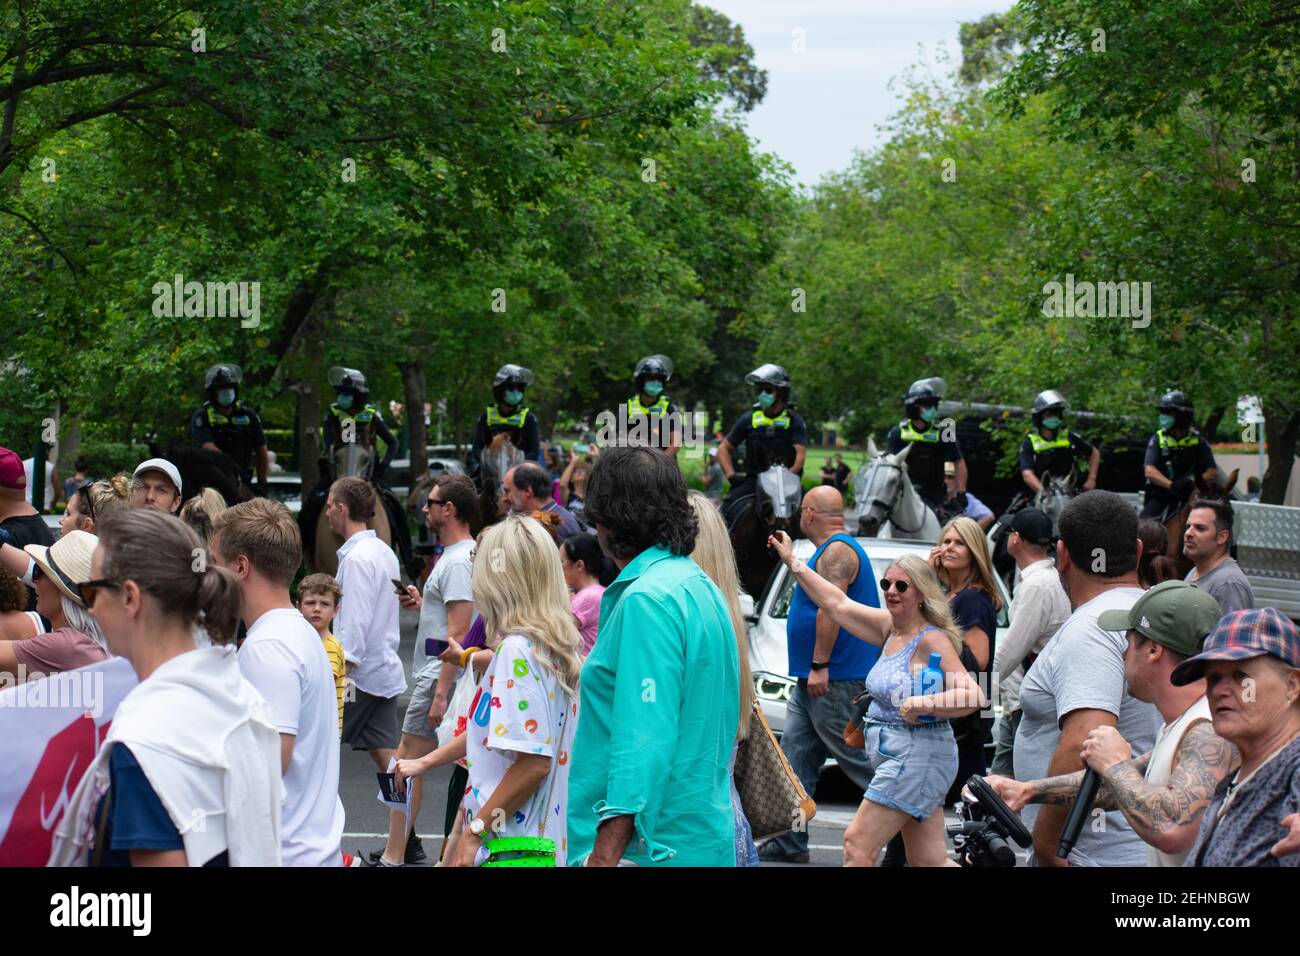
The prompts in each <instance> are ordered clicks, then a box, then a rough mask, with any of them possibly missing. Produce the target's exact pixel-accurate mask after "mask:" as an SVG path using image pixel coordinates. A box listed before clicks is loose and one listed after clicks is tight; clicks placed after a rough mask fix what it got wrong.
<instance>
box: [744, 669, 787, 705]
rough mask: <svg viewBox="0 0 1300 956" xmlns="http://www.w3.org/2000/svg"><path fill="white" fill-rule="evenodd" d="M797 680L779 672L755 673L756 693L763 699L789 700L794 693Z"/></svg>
mask: <svg viewBox="0 0 1300 956" xmlns="http://www.w3.org/2000/svg"><path fill="white" fill-rule="evenodd" d="M794 687H795V682H794V681H792V680H791V679H790V678H788V677H783V676H781V675H778V674H763V673H759V674H755V675H754V693H755V694H757V695H758V696H759V698H760V699H762V700H780V701H788V700H789V699H790V695H791V694H792V693H794Z"/></svg>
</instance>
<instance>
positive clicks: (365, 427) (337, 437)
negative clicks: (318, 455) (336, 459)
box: [321, 402, 397, 474]
mask: <svg viewBox="0 0 1300 956" xmlns="http://www.w3.org/2000/svg"><path fill="white" fill-rule="evenodd" d="M349 419H351V420H352V422H353V425H352V428H353V435H352V439H353V441H354V442H356V444H358V445H359V446H361V447H362V448H369V449H370V450H371V453H372V454H378V448H377V446H376V445H375V439H376V438H381V439H383V442H384V458H383V461H382V462H380V463H379V464H378V465H377V467H376V471H377V472H378V473H379V474H382V473H383V471H384V469H385V468H387V467H388V463H389V462H391V461H392V460H393V456H394V455H396V454H397V439H396V438H395V437H393V433H392V432H391V431H389V430H388V425H387V424H385V422H384V416H383V415H382V414H381V413H380V411H379V409H377V408H376V407H375V406H374V405H371V404H369V403H367V404H365V405H363V406H362V407H361V408H360V409H357V410H356V411H353V410H352V409H342V408H339V406H338V403H337V402H332V403H331V404H330V407H329V408H328V409H327V410H326V412H325V421H324V423H323V424H322V426H321V430H322V431H323V432H324V433H325V452H326V454H327V455H331V454H333V452H334V451H335V450H336V449H338V448H341V447H343V446H344V445H346V444H347V442H345V441H344V440H343V423H344V422H345V421H347V420H349Z"/></svg>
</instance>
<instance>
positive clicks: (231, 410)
mask: <svg viewBox="0 0 1300 956" xmlns="http://www.w3.org/2000/svg"><path fill="white" fill-rule="evenodd" d="M243 380H244V372H243V370H242V369H241V368H240V367H239V366H238V365H231V364H230V363H228V362H222V363H221V364H219V365H214V366H212V367H211V368H210V369H208V371H207V374H206V375H205V376H204V378H203V388H204V390H205V391H206V392H207V396H208V400H207V401H206V402H204V403H203V405H202V406H201V407H200V408H198V409H196V410H195V412H194V414H193V415H191V416H190V435H191V437H192V438H193V439H194V442H195V444H197V445H198V446H199V447H200V448H206V449H208V450H209V451H215V452H221V453H222V454H224V455H226V456H228V457H229V458H230V459H231V460H232V461H233V462H234V463H235V467H236V468H237V469H239V476H240V479H241V480H242V481H243V482H244V484H246V485H251V484H252V474H253V473H252V468H251V463H252V461H253V457H254V455H256V457H257V484H256V485H254V486H253V490H254V491H255V492H256V493H257V494H258V495H263V496H264V495H265V494H266V476H267V473H268V472H269V471H270V458H269V457H268V456H267V453H266V436H265V435H263V434H262V420H261V419H260V418H258V417H257V412H255V411H253V409H251V408H249V407H248V406H247V405H245V404H244V403H243V402H241V401H239V383H240V382H242V381H243Z"/></svg>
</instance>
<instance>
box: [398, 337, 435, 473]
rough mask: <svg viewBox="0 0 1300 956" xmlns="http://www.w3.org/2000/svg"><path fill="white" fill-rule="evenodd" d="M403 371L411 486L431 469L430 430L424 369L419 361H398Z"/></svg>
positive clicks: (399, 369) (399, 367) (399, 368)
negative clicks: (409, 447) (426, 426)
mask: <svg viewBox="0 0 1300 956" xmlns="http://www.w3.org/2000/svg"><path fill="white" fill-rule="evenodd" d="M397 369H398V371H399V372H401V373H402V390H403V392H404V393H405V396H406V429H407V434H408V435H409V436H410V446H411V470H410V475H411V479H410V487H412V488H414V487H415V485H416V483H417V482H418V481H419V480H420V479H421V478H423V477H424V473H425V472H426V471H428V470H429V453H428V449H427V446H428V444H429V442H428V432H427V429H426V428H425V426H424V370H423V369H422V368H420V365H419V363H418V362H398V363H397Z"/></svg>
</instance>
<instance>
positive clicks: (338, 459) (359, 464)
mask: <svg viewBox="0 0 1300 956" xmlns="http://www.w3.org/2000/svg"><path fill="white" fill-rule="evenodd" d="M333 465H334V474H335V476H336V477H338V478H343V477H351V478H361V479H363V480H365V481H366V482H368V483H369V485H370V487H371V489H372V490H373V491H374V493H375V504H376V507H375V513H374V514H373V515H372V516H371V517H370V518H369V519H368V520H367V521H366V527H367V528H369V529H370V530H372V531H374V532H375V536H376V537H378V538H379V540H380V541H382V542H384V544H386V545H388V546H389V547H391V548H392V549H393V550H394V551H395V552H397V556H398V558H399V559H400V560H401V562H402V565H403V566H404V567H405V568H406V570H407V573H408V574H410V575H411V576H412V578H414V577H415V576H416V575H418V574H419V573H420V571H421V570H422V563H421V562H420V561H418V560H417V559H416V556H415V554H414V552H413V550H412V548H411V535H410V530H409V528H408V527H407V524H406V511H405V509H404V508H403V507H402V502H401V501H400V500H399V499H398V497H397V496H396V495H395V494H393V492H392V491H391V490H390V489H389V488H388V487H386V486H385V485H382V484H380V483H379V482H377V481H375V480H374V479H373V478H372V477H371V471H372V468H373V465H374V457H373V452H372V451H371V449H369V448H366V447H364V446H363V445H361V444H359V443H358V442H345V443H343V444H342V445H341V446H339V447H338V448H336V449H335V451H334V456H333ZM315 534H316V536H315V542H314V545H313V547H312V548H310V549H306V548H304V549H303V550H304V552H305V553H304V555H303V557H304V559H305V560H306V562H307V569H308V570H309V571H322V572H324V573H326V574H335V573H337V572H338V567H339V556H338V550H339V548H341V547H342V546H343V539H342V538H340V537H339V536H338V534H337V533H335V531H334V529H333V528H331V527H330V523H329V517H328V516H327V515H326V514H325V510H324V509H323V508H322V509H321V510H320V512H319V514H318V515H317V517H316V527H315Z"/></svg>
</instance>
